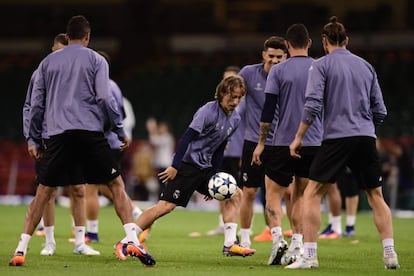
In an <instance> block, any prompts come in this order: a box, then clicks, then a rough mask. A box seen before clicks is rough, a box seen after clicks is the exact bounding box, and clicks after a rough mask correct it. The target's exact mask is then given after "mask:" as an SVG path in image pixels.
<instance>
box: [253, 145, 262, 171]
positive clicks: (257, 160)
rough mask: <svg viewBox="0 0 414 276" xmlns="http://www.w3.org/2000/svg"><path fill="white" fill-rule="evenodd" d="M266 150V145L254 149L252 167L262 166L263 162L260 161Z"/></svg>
mask: <svg viewBox="0 0 414 276" xmlns="http://www.w3.org/2000/svg"><path fill="white" fill-rule="evenodd" d="M263 150H264V144H261V143H259V144H257V146H256V148H255V149H254V152H253V156H252V162H251V163H250V165H252V166H253V165H259V166H260V165H261V164H262V161H261V160H260V155H261V154H262V152H263Z"/></svg>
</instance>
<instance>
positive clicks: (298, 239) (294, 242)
mask: <svg viewBox="0 0 414 276" xmlns="http://www.w3.org/2000/svg"><path fill="white" fill-rule="evenodd" d="M302 239H303V235H302V234H293V235H292V239H291V240H290V246H289V250H290V251H292V250H293V249H295V248H296V247H303V244H302Z"/></svg>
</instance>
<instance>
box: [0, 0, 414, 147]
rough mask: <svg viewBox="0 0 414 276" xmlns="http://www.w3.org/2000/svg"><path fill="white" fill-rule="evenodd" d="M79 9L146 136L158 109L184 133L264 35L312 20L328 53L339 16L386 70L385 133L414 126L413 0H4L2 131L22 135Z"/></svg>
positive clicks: (256, 51)
mask: <svg viewBox="0 0 414 276" xmlns="http://www.w3.org/2000/svg"><path fill="white" fill-rule="evenodd" d="M77 14H82V15H84V16H86V17H87V18H88V20H89V21H90V23H91V25H92V39H91V44H90V47H91V48H94V49H97V50H105V51H107V52H108V53H109V54H110V55H111V57H112V69H111V70H112V73H111V75H112V78H113V79H114V80H115V81H116V82H117V83H118V84H119V85H120V87H121V89H122V91H123V93H124V95H125V96H126V97H127V98H129V99H130V101H131V102H132V104H133V107H134V111H135V115H136V119H137V125H136V128H135V130H134V136H135V138H138V139H141V138H146V136H147V133H146V130H145V120H146V119H147V118H148V117H150V116H153V117H155V118H157V119H159V120H164V121H167V122H169V123H170V124H171V126H172V130H173V132H174V134H175V135H176V136H179V135H180V134H181V133H182V132H183V131H184V129H185V127H186V126H187V125H188V123H189V122H190V120H191V117H192V115H193V113H194V112H195V110H196V109H197V108H198V107H199V106H200V105H202V104H203V103H204V102H205V101H207V100H211V99H213V94H214V89H215V86H216V85H217V83H218V81H219V80H220V79H221V74H222V71H223V69H224V68H225V67H226V66H227V65H230V64H232V65H238V66H241V67H242V66H244V65H246V64H251V63H257V62H260V60H261V48H262V43H263V41H264V40H265V39H266V38H267V37H268V36H270V35H280V36H283V35H284V33H285V31H286V29H287V27H288V26H289V25H291V24H293V23H304V24H305V25H306V26H307V27H308V29H309V30H310V32H311V34H312V38H313V40H314V44H313V47H312V49H311V55H312V56H313V57H319V56H321V55H322V54H323V51H322V48H321V42H320V31H321V29H322V27H323V25H324V24H326V23H327V22H328V19H329V17H330V16H332V15H337V16H338V17H339V20H340V21H341V22H343V23H344V25H345V27H346V28H347V30H348V35H349V37H350V45H349V47H348V48H349V49H350V50H352V51H353V52H355V53H356V54H358V55H361V56H362V57H363V58H365V59H367V60H368V61H369V62H371V63H372V64H373V65H374V67H375V68H376V70H377V73H378V76H379V80H380V84H381V86H382V88H383V91H384V97H385V100H386V105H387V107H388V109H389V116H388V117H387V118H386V121H385V123H384V125H383V126H382V127H381V129H379V134H380V135H381V136H384V137H401V136H412V135H413V133H414V130H413V124H412V121H413V116H414V115H413V112H412V110H413V107H414V96H413V95H412V94H413V86H414V83H413V81H412V79H413V76H414V74H413V73H414V65H413V55H414V31H413V30H414V18H413V17H414V16H413V14H414V1H408V0H407V1H404V0H394V1H391V0H390V1H380V0H378V1H374V0H364V1H353V0H348V1H331V0H326V1H325V0H313V1H310V0H307V1H305V0H303V1H299V0H296V1H294V0H289V1H288V0H284V1H270V0H268V1H267V0H255V1H247V0H245V1H243V0H221V1H220V0H200V1H191V0H169V1H167V0H164V1H162V0H148V1H131V0H130V1H128V0H106V1H105V0H102V1H99V0H89V1H87V0H84V1H80V0H78V1H76V0H72V1H69V0H66V1H51V0H43V1H28V0H27V1H24V0H13V1H12V0H10V1H0V85H1V86H0V87H1V89H2V94H3V97H2V100H1V101H0V115H1V118H2V120H1V121H0V138H3V139H12V140H14V141H21V140H23V135H22V126H21V125H22V123H21V120H22V116H21V113H22V105H23V102H24V98H25V95H26V88H27V84H28V82H29V79H30V75H31V73H32V72H33V70H34V69H35V68H36V67H37V65H38V63H39V62H40V60H41V59H42V58H43V57H44V56H45V55H47V54H48V53H49V51H50V47H51V44H52V40H53V37H54V36H55V35H56V34H57V33H60V32H64V31H65V28H66V23H67V21H68V20H69V18H70V17H72V16H73V15H77Z"/></svg>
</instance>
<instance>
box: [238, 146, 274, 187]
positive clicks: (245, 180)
mask: <svg viewBox="0 0 414 276" xmlns="http://www.w3.org/2000/svg"><path fill="white" fill-rule="evenodd" d="M256 145H257V143H254V142H250V141H246V140H245V141H244V144H243V154H242V171H241V175H242V177H241V178H242V179H241V180H242V186H246V187H251V188H259V187H263V188H264V177H265V164H266V161H267V160H268V159H269V157H270V156H269V154H268V150H267V148H268V146H265V149H264V150H263V153H262V155H261V156H260V160H261V161H262V164H261V165H260V166H259V165H255V164H253V165H251V163H252V157H253V152H254V149H255V148H256Z"/></svg>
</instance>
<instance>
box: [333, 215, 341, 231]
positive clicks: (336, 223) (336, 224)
mask: <svg viewBox="0 0 414 276" xmlns="http://www.w3.org/2000/svg"><path fill="white" fill-rule="evenodd" d="M332 230H334V231H335V232H336V233H338V234H339V235H341V234H342V222H341V216H332Z"/></svg>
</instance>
